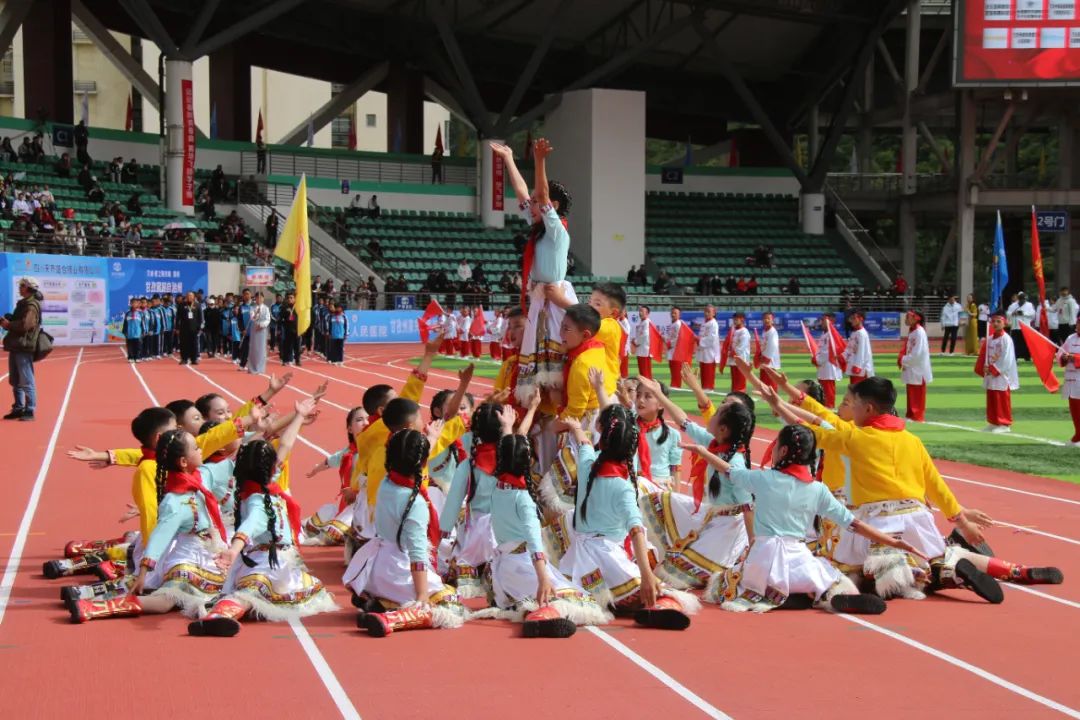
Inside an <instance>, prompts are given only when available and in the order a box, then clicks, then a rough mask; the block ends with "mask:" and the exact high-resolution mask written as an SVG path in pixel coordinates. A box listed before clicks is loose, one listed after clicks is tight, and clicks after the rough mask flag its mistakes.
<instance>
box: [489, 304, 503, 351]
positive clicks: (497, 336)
mask: <svg viewBox="0 0 1080 720" xmlns="http://www.w3.org/2000/svg"><path fill="white" fill-rule="evenodd" d="M506 312H507V308H503V309H502V310H501V311H499V312H497V313H495V317H494V318H493V319H492V321H491V325H490V326H489V327H488V339H489V341H490V342H489V343H488V355H489V357H491V359H492V360H502V340H503V335H504V334H505V333H506Z"/></svg>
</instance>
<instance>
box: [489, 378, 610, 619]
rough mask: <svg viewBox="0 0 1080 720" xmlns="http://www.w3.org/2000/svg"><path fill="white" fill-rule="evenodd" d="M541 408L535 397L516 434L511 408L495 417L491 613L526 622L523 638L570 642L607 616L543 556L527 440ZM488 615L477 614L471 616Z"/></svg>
mask: <svg viewBox="0 0 1080 720" xmlns="http://www.w3.org/2000/svg"><path fill="white" fill-rule="evenodd" d="M539 405H540V395H539V393H537V394H535V395H533V398H532V401H531V402H530V403H529V408H528V411H527V412H526V414H525V417H524V418H522V421H521V424H520V425H519V426H518V429H517V433H516V434H514V430H513V427H514V420H515V414H514V411H513V409H512V408H510V407H509V406H505V405H504V406H502V408H501V410H500V412H499V421H500V431H501V433H502V438H501V439H500V440H499V446H498V451H497V452H496V456H497V465H496V473H497V477H498V482H497V483H496V486H495V491H494V493H493V494H492V498H491V524H492V529H493V531H494V533H495V542H496V544H497V545H496V548H495V553H494V557H493V559H492V561H491V581H492V590H493V594H494V598H495V605H496V607H497V611H496V612H495V613H494V614H495V615H496V616H497V617H509V618H511V619H514V620H517V621H519V622H524V624H523V626H522V634H523V635H524V636H525V637H570V636H571V635H573V634H574V632H576V630H577V626H578V625H601V624H603V623H606V622H609V621H610V619H611V617H610V615H608V614H607V613H606V612H605V611H604V610H603V608H601V607H600V605H599V604H598V603H597V602H596V601H595V600H594V599H593V598H592V597H591V596H590V595H589V594H588V593H586V592H585V591H584V590H582V589H581V588H580V587H577V586H575V585H573V584H572V583H570V582H569V581H568V580H567V579H566V578H565V577H564V576H563V575H562V574H560V573H559V572H558V571H557V570H555V569H554V568H553V567H552V566H551V564H550V563H548V561H547V557H546V556H545V554H544V545H543V541H542V540H541V532H540V523H541V515H540V510H539V508H538V501H537V495H536V487H535V485H533V482H532V470H531V467H530V466H531V464H532V458H531V453H530V452H529V441H528V437H527V436H528V433H529V426H530V425H531V424H532V418H533V414H534V413H535V412H536V408H537V407H539ZM488 613H490V611H480V613H477V614H474V616H473V617H483V616H484V614H488Z"/></svg>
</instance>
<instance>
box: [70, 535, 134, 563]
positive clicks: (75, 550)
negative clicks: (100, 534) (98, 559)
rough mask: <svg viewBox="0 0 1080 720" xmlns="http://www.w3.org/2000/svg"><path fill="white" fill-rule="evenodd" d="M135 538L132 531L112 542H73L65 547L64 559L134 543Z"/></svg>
mask: <svg viewBox="0 0 1080 720" xmlns="http://www.w3.org/2000/svg"><path fill="white" fill-rule="evenodd" d="M135 537H136V534H135V532H134V531H130V532H126V533H124V534H123V535H121V536H120V537H118V538H112V539H111V540H87V541H85V542H79V541H78V540H72V541H71V542H69V543H68V544H67V545H65V546H64V557H66V558H74V557H79V556H80V555H85V554H87V553H96V552H103V551H105V550H107V549H109V548H110V547H113V546H114V545H127V544H129V543H131V542H134V541H135Z"/></svg>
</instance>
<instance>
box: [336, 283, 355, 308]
mask: <svg viewBox="0 0 1080 720" xmlns="http://www.w3.org/2000/svg"><path fill="white" fill-rule="evenodd" d="M352 293H353V287H352V283H351V282H349V281H348V280H346V281H345V282H343V283H341V290H340V291H339V297H338V300H339V301H340V302H341V304H343V305H346V304H348V302H349V298H350V297H351V296H352Z"/></svg>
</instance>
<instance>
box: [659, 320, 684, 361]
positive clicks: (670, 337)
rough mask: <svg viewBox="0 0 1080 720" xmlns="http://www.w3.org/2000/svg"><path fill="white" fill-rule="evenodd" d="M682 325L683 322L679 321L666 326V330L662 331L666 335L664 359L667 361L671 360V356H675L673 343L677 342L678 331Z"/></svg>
mask: <svg viewBox="0 0 1080 720" xmlns="http://www.w3.org/2000/svg"><path fill="white" fill-rule="evenodd" d="M683 325H684V323H683V321H682V320H679V321H677V322H673V323H671V324H670V325H668V326H667V330H665V331H664V332H665V334H666V335H667V338H666V340H667V346H668V347H667V354H666V357H667V359H668V360H671V358H672V356H673V355H674V354H675V343H677V342H678V341H679V330H681V329H682V326H683Z"/></svg>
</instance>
